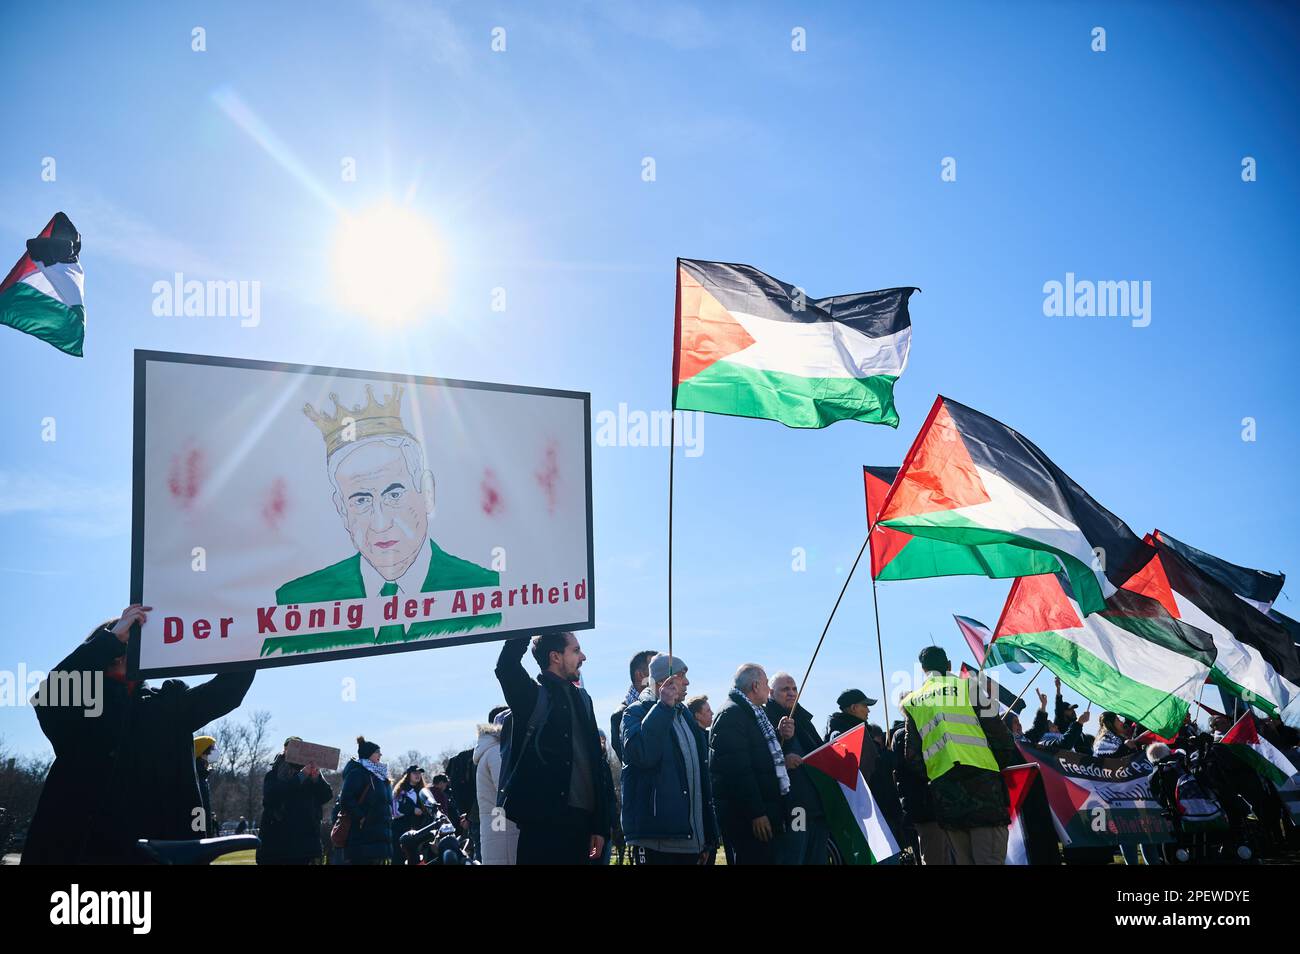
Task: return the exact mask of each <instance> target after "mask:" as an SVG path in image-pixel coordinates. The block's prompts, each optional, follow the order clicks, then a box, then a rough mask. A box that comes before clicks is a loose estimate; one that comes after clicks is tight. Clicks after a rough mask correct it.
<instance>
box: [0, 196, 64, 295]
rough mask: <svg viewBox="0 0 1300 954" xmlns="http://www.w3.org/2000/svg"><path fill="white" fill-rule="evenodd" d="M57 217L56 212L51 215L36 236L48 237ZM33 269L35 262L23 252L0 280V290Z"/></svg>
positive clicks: (6, 288)
mask: <svg viewBox="0 0 1300 954" xmlns="http://www.w3.org/2000/svg"><path fill="white" fill-rule="evenodd" d="M57 218H58V215H57V214H56V215H55V216H53V217H52V218H51V219H50V221H49V222H47V223H46V224H45V228H43V229H41V234H40V235H38V236H37V238H49V237H50V236H51V235H52V234H53V233H54V220H55V219H57ZM34 271H36V263H35V262H33V261H32V256H31V255H30V254H29V253H27V252H23V257H22V258H20V259H18V263H17V264H16V265H14V267H13V268H11V269H9V274H8V275H6V276H5V280H4V281H3V282H0V292H3V291H7V290H8V288H9V286H10V285H16V284H17V283H18V282H20V281H22V280H23V279H24V278H26V277H27V276H28V275H30V274H31V273H32V272H34Z"/></svg>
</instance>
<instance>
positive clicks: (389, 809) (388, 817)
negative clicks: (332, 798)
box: [338, 759, 393, 864]
mask: <svg viewBox="0 0 1300 954" xmlns="http://www.w3.org/2000/svg"><path fill="white" fill-rule="evenodd" d="M338 809H339V811H345V812H350V813H351V815H352V826H351V828H350V829H349V830H348V841H347V844H346V845H345V846H344V849H343V850H344V857H346V858H347V860H348V863H349V864H356V863H357V862H374V861H380V860H383V859H384V858H388V857H391V855H392V853H393V844H392V829H391V822H392V817H393V791H392V789H391V788H389V787H388V782H387V781H385V780H384V779H381V778H378V777H376V776H375V774H374V773H373V772H371V771H370V769H368V768H366V767H365V766H364V765H362V764H361V763H360V762H358V761H357V760H356V759H348V764H347V765H345V766H343V784H342V785H341V786H339V802H338Z"/></svg>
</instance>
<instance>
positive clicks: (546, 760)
mask: <svg viewBox="0 0 1300 954" xmlns="http://www.w3.org/2000/svg"><path fill="white" fill-rule="evenodd" d="M527 651H528V640H527V639H511V640H507V641H506V642H505V643H504V644H503V645H502V647H501V655H500V656H499V657H498V658H497V668H496V676H497V681H498V682H499V683H500V684H501V691H502V692H503V693H504V695H505V699H506V705H508V706H509V707H510V712H511V719H510V722H511V730H510V750H509V753H508V758H506V759H505V760H504V761H505V763H506V764H505V765H504V766H503V768H502V772H501V777H502V779H503V784H504V787H505V791H504V793H502V795H501V807H502V808H503V809H505V813H506V817H507V818H509V819H510V820H511V821H513V822H514V823H515V824H517V825H519V826H521V827H523V826H525V825H558V826H561V827H564V828H582V829H584V830H586V831H588V832H590V833H591V834H593V835H600V836H601V837H602V838H609V832H610V827H611V824H612V820H613V808H614V787H613V785H612V783H611V781H610V775H609V772H607V771H605V768H604V767H605V764H606V760H605V755H604V753H603V752H602V751H601V748H600V735H599V734H598V731H597V726H596V713H595V711H594V709H593V708H592V705H591V697H590V696H588V695H587V693H586V692H585V691H583V690H581V689H578V688H577V687H576V686H574V685H573V684H571V683H568V682H566V681H565V680H563V679H560V678H559V677H558V676H556V675H555V674H554V673H551V672H543V673H541V674H540V675H539V676H538V677H537V678H536V679H530V678H529V677H528V673H527V672H525V671H524V667H523V665H522V664H521V663H520V660H521V659H522V658H523V656H524V653H525V652H527ZM543 685H545V687H546V697H547V710H546V718H545V720H544V721H543V723H542V724H541V726H540V727H539V728H538V730H537V732H536V734H535V735H534V736H533V737H532V738H528V735H529V731H528V723H529V721H530V718H531V716H532V715H533V710H534V709H535V708H536V706H537V701H538V699H539V697H540V695H541V687H542V686H543ZM575 706H576V707H577V710H576V713H577V722H578V725H579V726H580V729H579V732H580V737H579V738H578V739H576V740H575V739H574V738H573V723H574V715H573V714H574V708H573V707H575ZM575 745H582V746H585V747H586V754H587V759H588V762H589V764H590V766H591V773H592V802H593V807H592V811H590V812H585V811H582V810H579V809H577V808H574V807H572V806H571V805H569V784H570V780H571V777H572V773H573V752H574V746H575Z"/></svg>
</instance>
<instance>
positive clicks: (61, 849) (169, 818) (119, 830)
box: [22, 627, 253, 864]
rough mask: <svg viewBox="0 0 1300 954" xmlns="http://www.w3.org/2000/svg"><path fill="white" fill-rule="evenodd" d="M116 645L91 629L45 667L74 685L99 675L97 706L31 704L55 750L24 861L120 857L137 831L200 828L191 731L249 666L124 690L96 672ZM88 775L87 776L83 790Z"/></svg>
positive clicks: (226, 698) (243, 687) (158, 833)
mask: <svg viewBox="0 0 1300 954" xmlns="http://www.w3.org/2000/svg"><path fill="white" fill-rule="evenodd" d="M125 651H126V647H125V646H124V645H123V644H122V643H121V642H119V641H118V639H117V637H116V636H114V635H113V633H112V631H111V630H109V629H107V628H103V627H101V628H100V629H97V630H95V632H93V633H91V635H90V636H89V637H88V638H87V639H86V641H85V642H84V643H82V644H81V645H80V646H78V647H77V648H76V649H75V650H73V651H72V653H71V654H70V655H69V656H68V657H67V658H65V659H64V660H62V661H61V662H60V663H59V664H58V665H57V666H55V667H54V671H53V672H52V673H51V674H50V675H51V676H53V675H55V674H56V673H68V674H80V675H79V678H80V679H81V680H82V685H94V683H95V681H96V680H98V681H100V682H102V687H103V689H102V693H100V695H101V699H100V700H99V701H100V702H101V703H102V706H103V711H102V712H101V713H100V714H99V715H98V716H96V717H94V718H89V717H87V712H86V711H85V707H84V706H81V705H77V706H71V705H61V706H55V705H41V706H37V707H36V718H37V719H38V720H39V721H40V724H41V730H42V731H43V732H44V733H45V737H46V738H47V739H49V740H50V745H51V746H53V748H54V756H55V757H54V764H53V765H51V766H50V772H49V774H48V775H47V776H46V778H45V787H44V789H42V791H41V797H40V802H39V803H38V805H37V807H36V814H35V815H34V816H33V818H32V823H31V827H30V829H29V832H28V839H27V847H26V850H25V851H24V852H23V859H22V860H23V863H24V864H74V863H78V862H117V863H121V862H123V861H127V860H129V859H130V857H131V854H132V850H133V848H134V844H135V841H136V840H137V839H139V838H158V839H176V840H180V839H188V838H201V837H203V835H204V834H205V830H204V825H203V820H202V817H201V809H202V799H201V796H200V794H199V783H198V778H197V777H196V775H195V772H194V733H195V731H196V730H198V729H199V728H201V727H203V726H204V725H206V724H208V723H209V722H212V721H213V720H215V719H219V718H221V717H222V716H224V715H226V714H227V713H228V712H230V711H232V710H233V709H236V708H237V707H238V706H239V704H240V703H241V702H242V701H243V699H244V694H245V693H247V692H248V688H249V686H251V685H252V683H253V673H252V672H244V673H223V674H222V675H219V676H215V677H213V678H212V679H210V680H208V681H207V682H205V683H201V684H200V685H197V686H194V687H190V686H187V685H186V684H185V683H183V682H181V681H180V680H179V679H168V680H167V681H166V682H164V683H163V684H162V685H161V686H160V687H158V688H157V689H154V688H151V687H149V686H145V685H143V684H141V685H138V686H136V687H135V690H134V692H131V691H130V690H129V689H128V687H127V685H126V684H125V683H122V682H118V681H117V680H114V679H108V678H105V677H103V676H102V675H99V676H97V675H96V674H97V673H99V674H102V672H103V670H104V669H105V668H107V667H108V666H109V665H110V664H111V663H112V662H113V661H114V660H116V659H117V657H118V656H120V655H122V654H123V653H124V652H125ZM48 685H49V677H47V679H46V683H44V684H43V686H48ZM47 691H48V690H47ZM88 779H90V780H94V781H93V789H94V791H93V793H89V794H88V787H87V786H88V784H92V783H88V781H87V780H88ZM196 809H197V810H199V811H197V812H196ZM196 821H197V822H198V825H199V827H198V828H195V827H194V825H195V823H196Z"/></svg>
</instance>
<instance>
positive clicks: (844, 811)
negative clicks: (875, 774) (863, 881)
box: [803, 723, 898, 865]
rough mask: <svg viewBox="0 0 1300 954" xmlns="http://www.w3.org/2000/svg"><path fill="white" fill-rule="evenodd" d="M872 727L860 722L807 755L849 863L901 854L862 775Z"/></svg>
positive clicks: (833, 832)
mask: <svg viewBox="0 0 1300 954" xmlns="http://www.w3.org/2000/svg"><path fill="white" fill-rule="evenodd" d="M866 730H867V727H866V725H865V723H864V724H862V725H859V726H856V727H855V728H852V729H850V730H849V731H848V732H845V733H844V734H843V735H839V736H836V737H835V738H834V739H832V740H831V741H830V742H827V743H826V744H825V745H823V746H822V747H821V748H818V749H814V750H813V751H811V752H809V753H808V754H807V755H805V756H804V760H803V764H804V767H805V768H808V769H811V771H810V772H809V773H808V778H809V779H811V781H812V783H813V785H814V786H816V788H817V793H818V794H819V795H820V796H821V801H822V807H823V809H825V811H826V821H827V824H829V826H830V830H831V838H832V839H833V840H834V842H835V846H836V848H838V849H839V853H840V857H841V858H842V859H843V861H844V863H845V864H850V865H874V864H879V863H880V862H882V861H886V860H888V859H889V858H892V857H893V856H894V855H896V854H898V842H897V841H896V840H895V839H894V834H893V832H891V831H890V830H889V825H888V824H887V823H886V822H885V819H884V817H883V816H882V815H881V814H880V809H879V808H878V807H877V806H876V802H875V799H873V798H872V797H871V789H869V788H868V787H867V781H866V779H864V778H863V777H862V771H861V769H860V766H861V765H862V746H863V745H864V744H865V740H866Z"/></svg>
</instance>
